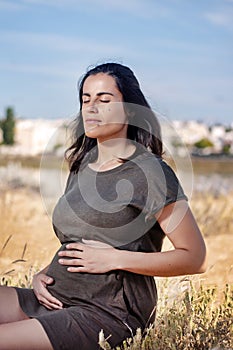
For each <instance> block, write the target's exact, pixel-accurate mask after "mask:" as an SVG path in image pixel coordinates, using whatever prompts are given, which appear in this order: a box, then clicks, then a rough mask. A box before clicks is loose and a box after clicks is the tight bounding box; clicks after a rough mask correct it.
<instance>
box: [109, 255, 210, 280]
mask: <svg viewBox="0 0 233 350" xmlns="http://www.w3.org/2000/svg"><path fill="white" fill-rule="evenodd" d="M115 262H116V266H117V269H119V270H125V271H130V272H134V273H138V274H143V275H149V276H158V277H171V276H179V275H189V274H196V273H202V272H204V271H205V252H204V251H203V252H202V253H200V254H199V256H195V257H194V256H192V254H190V252H189V251H187V250H185V249H175V250H171V251H166V252H155V253H141V252H130V251H126V250H118V252H117V253H116V258H115Z"/></svg>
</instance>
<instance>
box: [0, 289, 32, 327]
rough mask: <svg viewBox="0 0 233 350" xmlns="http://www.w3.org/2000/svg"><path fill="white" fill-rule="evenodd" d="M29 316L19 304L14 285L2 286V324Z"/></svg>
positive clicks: (0, 309) (0, 315)
mask: <svg viewBox="0 0 233 350" xmlns="http://www.w3.org/2000/svg"><path fill="white" fill-rule="evenodd" d="M28 318H29V317H28V316H27V315H26V314H25V313H24V312H23V311H22V309H21V307H20V305H19V300H18V295H17V292H16V290H15V289H14V288H12V287H6V286H0V324H3V323H9V322H16V321H21V320H26V319H28Z"/></svg>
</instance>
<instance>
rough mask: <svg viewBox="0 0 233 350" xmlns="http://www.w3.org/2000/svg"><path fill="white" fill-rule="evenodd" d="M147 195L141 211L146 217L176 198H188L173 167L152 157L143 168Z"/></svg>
mask: <svg viewBox="0 0 233 350" xmlns="http://www.w3.org/2000/svg"><path fill="white" fill-rule="evenodd" d="M144 171H145V174H146V177H147V185H148V195H147V200H146V203H145V206H144V208H143V211H144V213H145V215H146V219H149V218H151V217H153V216H154V215H155V214H156V213H157V212H158V211H159V210H161V209H162V208H163V207H165V206H166V205H168V204H171V203H174V202H176V201H178V200H181V199H185V200H188V198H187V196H186V195H185V193H184V191H183V188H182V186H181V184H180V182H179V180H178V178H177V176H176V174H175V172H174V171H173V169H172V168H171V167H170V166H169V165H168V164H167V163H166V162H165V161H163V160H161V159H159V158H156V157H154V159H153V161H150V162H149V163H148V164H147V165H145V168H144Z"/></svg>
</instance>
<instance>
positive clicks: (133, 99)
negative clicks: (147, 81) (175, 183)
mask: <svg viewBox="0 0 233 350" xmlns="http://www.w3.org/2000/svg"><path fill="white" fill-rule="evenodd" d="M98 73H104V74H108V75H110V76H112V77H113V78H114V79H115V82H116V85H117V88H118V89H119V91H120V92H121V94H122V96H123V102H124V105H125V106H126V107H125V109H127V112H128V115H131V117H129V123H128V129H127V138H128V139H130V140H133V141H135V142H136V143H139V144H141V145H143V146H144V147H146V148H147V149H149V150H150V151H151V152H152V153H154V154H155V155H156V156H158V157H162V152H163V145H162V140H161V129H160V124H159V122H158V119H157V117H156V115H155V113H154V112H153V111H152V109H151V107H150V105H149V103H148V102H147V100H146V98H145V96H144V95H143V93H142V91H141V88H140V85H139V82H138V80H137V78H136V77H135V75H134V73H133V71H132V70H131V69H130V68H128V67H126V66H124V65H122V64H119V63H103V64H101V65H98V66H96V67H94V68H92V69H90V70H89V71H87V73H86V74H85V75H84V76H83V77H82V78H81V80H80V82H79V103H80V111H79V114H78V116H77V118H76V119H75V121H74V129H73V143H72V145H71V146H70V147H69V148H68V149H67V150H66V153H65V156H66V159H67V160H68V163H69V167H70V170H71V171H78V169H79V167H80V165H81V162H82V160H83V159H84V157H85V156H86V155H87V154H88V152H90V150H91V149H93V148H94V147H95V146H96V145H97V140H96V139H94V138H90V137H88V136H86V135H85V132H84V126H83V119H82V94H83V85H84V82H85V80H86V79H87V78H88V77H89V76H91V75H96V74H98ZM95 148H96V147H95Z"/></svg>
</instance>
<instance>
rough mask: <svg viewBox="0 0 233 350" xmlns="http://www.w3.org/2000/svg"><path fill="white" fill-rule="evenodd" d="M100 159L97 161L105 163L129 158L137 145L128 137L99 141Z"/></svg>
mask: <svg viewBox="0 0 233 350" xmlns="http://www.w3.org/2000/svg"><path fill="white" fill-rule="evenodd" d="M97 145H98V159H97V163H99V164H103V163H106V162H108V161H110V160H114V159H115V160H117V159H119V158H127V157H129V156H131V155H132V154H133V152H134V150H135V146H134V145H133V144H132V142H131V141H130V140H129V139H127V138H116V139H111V140H107V141H104V142H97Z"/></svg>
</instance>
